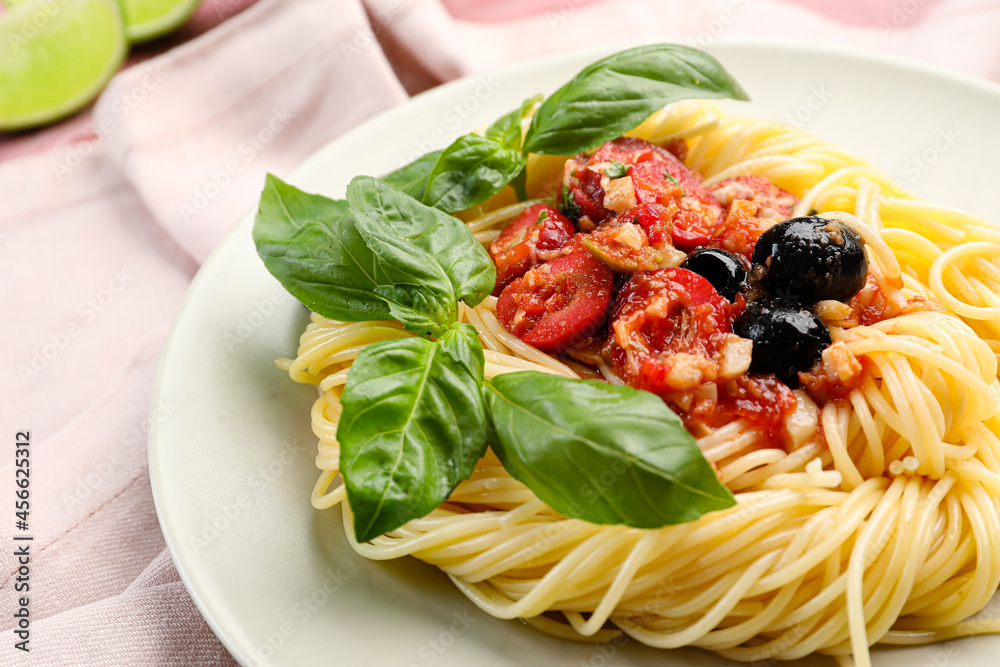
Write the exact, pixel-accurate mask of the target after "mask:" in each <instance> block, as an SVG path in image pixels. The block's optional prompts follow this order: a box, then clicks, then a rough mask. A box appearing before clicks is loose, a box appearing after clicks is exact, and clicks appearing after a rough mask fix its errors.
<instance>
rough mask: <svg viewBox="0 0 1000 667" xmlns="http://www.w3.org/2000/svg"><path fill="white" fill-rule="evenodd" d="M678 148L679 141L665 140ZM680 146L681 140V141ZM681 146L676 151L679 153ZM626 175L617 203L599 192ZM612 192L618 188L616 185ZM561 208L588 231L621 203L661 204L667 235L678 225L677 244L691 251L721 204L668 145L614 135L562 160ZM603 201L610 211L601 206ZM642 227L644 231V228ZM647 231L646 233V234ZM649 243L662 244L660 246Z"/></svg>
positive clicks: (714, 219)
mask: <svg viewBox="0 0 1000 667" xmlns="http://www.w3.org/2000/svg"><path fill="white" fill-rule="evenodd" d="M671 146H672V147H674V148H675V150H680V149H681V147H682V146H681V145H680V144H675V143H672V144H671ZM683 148H684V149H685V151H686V144H683ZM685 151H682V152H685ZM625 176H628V177H630V178H631V180H632V186H633V187H632V192H629V193H628V197H618V199H619V206H615V205H614V204H611V203H610V202H609V201H608V200H607V199H606V198H605V195H607V194H608V192H605V186H608V185H609V183H608V181H609V180H614V179H620V178H623V177H625ZM616 194H620V191H617V190H616ZM561 201H562V206H563V210H564V211H567V210H570V209H572V211H573V213H574V214H575V215H576V216H577V219H578V220H580V221H581V222H582V224H583V227H582V229H583V230H584V231H590V230H589V229H588V228H587V227H588V225H589V224H593V225H598V224H600V223H601V222H603V221H605V220H607V219H608V218H610V217H611V216H613V215H614V214H615V211H623V210H624V209H625V208H630V207H634V206H637V205H640V204H663V205H666V206H668V207H669V208H670V217H669V218H667V219H665V220H664V221H663V223H664V225H665V226H666V227H667V229H666V232H667V234H669V232H670V231H671V228H673V227H677V228H678V229H679V236H678V238H679V241H680V245H678V247H679V248H681V249H682V250H693V249H694V248H695V247H697V246H698V245H700V244H703V243H704V242H706V241H707V240H708V237H709V236H710V235H711V232H712V229H714V227H715V225H716V224H717V223H718V222H719V220H720V219H721V216H722V208H721V207H720V206H719V204H718V202H717V201H716V199H715V197H713V196H712V194H711V193H710V192H708V191H707V190H706V189H705V188H704V187H702V185H701V182H700V180H699V178H698V177H697V176H695V175H694V174H693V173H691V172H690V171H689V170H688V169H687V167H685V166H684V163H683V162H681V160H680V159H678V158H677V157H676V156H675V155H674V154H673V153H672V152H670V150H667V149H665V148H661V147H660V146H657V145H656V144H652V143H650V142H648V141H645V140H643V139H637V138H635V137H619V138H618V139H615V140H613V141H608V142H606V143H605V144H603V145H602V146H601V147H600V148H598V149H597V150H596V151H595V152H594V154H593V155H591V156H590V157H589V158H588V157H587V156H586V155H577V156H576V157H574V158H571V159H569V160H567V162H566V166H565V171H564V175H563V193H562V198H561ZM605 203H608V205H609V206H612V208H614V210H609V209H608V208H605ZM647 232H649V230H648V229H647ZM652 236H653V234H652V233H651V237H652ZM654 247H657V249H662V246H657V245H656V244H655V243H654Z"/></svg>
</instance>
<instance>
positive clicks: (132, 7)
mask: <svg viewBox="0 0 1000 667" xmlns="http://www.w3.org/2000/svg"><path fill="white" fill-rule="evenodd" d="M2 1H3V4H5V5H7V6H8V7H16V6H17V5H23V4H24V3H25V2H30V0H2ZM67 1H69V2H72V0H61V2H67ZM200 2H201V0H118V6H119V7H120V8H121V10H122V21H124V22H125V39H127V40H128V41H129V42H132V43H134V42H145V41H146V40H149V39H153V38H154V37H159V36H160V35H165V34H167V33H168V32H170V31H172V30H175V29H177V28H179V27H180V26H181V25H183V24H184V22H185V21H187V20H188V19H189V18H190V17H191V14H193V13H194V10H195V9H196V8H197V7H198V4H199V3H200Z"/></svg>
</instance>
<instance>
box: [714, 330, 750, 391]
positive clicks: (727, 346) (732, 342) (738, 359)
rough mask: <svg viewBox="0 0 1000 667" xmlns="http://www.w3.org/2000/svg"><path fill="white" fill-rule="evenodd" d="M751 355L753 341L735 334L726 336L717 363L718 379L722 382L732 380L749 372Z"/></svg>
mask: <svg viewBox="0 0 1000 667" xmlns="http://www.w3.org/2000/svg"><path fill="white" fill-rule="evenodd" d="M752 353H753V341H751V340H748V339H746V338H741V337H739V336H737V335H736V334H726V342H725V343H724V344H723V346H722V355H721V360H720V361H719V377H720V378H721V379H723V380H734V379H736V378H738V377H739V376H741V375H743V374H744V373H746V372H747V371H748V370H750V360H751V356H752Z"/></svg>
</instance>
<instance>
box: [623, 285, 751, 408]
mask: <svg viewBox="0 0 1000 667" xmlns="http://www.w3.org/2000/svg"><path fill="white" fill-rule="evenodd" d="M731 330H732V322H731V320H730V314H729V302H728V301H726V300H725V299H724V298H723V297H722V296H720V295H719V293H718V292H716V291H715V288H714V287H712V284H711V283H710V282H708V280H706V279H705V278H703V277H702V276H700V275H698V274H697V273H694V272H693V271H688V270H687V269H680V268H669V269H660V270H657V271H651V272H648V273H637V274H635V275H633V276H632V278H631V279H630V280H629V282H628V283H626V285H625V287H624V288H622V290H621V292H619V294H618V297H617V298H616V299H615V303H614V307H613V308H612V311H611V326H610V330H609V338H608V343H607V344H606V345H605V355H606V356H607V357H608V358H610V360H611V362H612V364H613V365H614V368H615V370H616V371H617V372H618V373H619V374H620V375H621V376H622V377H623V378H625V380H626V382H627V383H628V384H629V385H631V386H633V387H637V388H639V389H647V390H649V391H652V392H654V393H657V394H660V395H661V396H664V397H667V396H670V395H671V394H672V393H674V392H684V391H690V390H692V389H694V388H695V387H697V386H698V385H700V384H702V383H705V382H712V381H714V380H715V379H716V377H717V376H718V370H719V367H718V358H719V353H720V352H721V350H722V348H723V346H724V344H725V341H726V337H727V334H729V333H730V332H731Z"/></svg>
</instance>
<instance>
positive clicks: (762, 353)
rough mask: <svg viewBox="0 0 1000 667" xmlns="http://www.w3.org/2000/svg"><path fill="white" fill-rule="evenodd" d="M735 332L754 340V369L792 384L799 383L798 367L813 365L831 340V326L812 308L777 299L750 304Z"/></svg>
mask: <svg viewBox="0 0 1000 667" xmlns="http://www.w3.org/2000/svg"><path fill="white" fill-rule="evenodd" d="M733 332H735V333H736V335H738V336H742V337H743V338H749V339H750V340H752V341H753V357H752V359H751V362H750V371H751V372H754V373H774V374H775V375H777V376H778V379H779V380H781V381H782V382H784V383H785V384H787V385H788V386H789V387H797V386H798V385H799V375H798V374H799V371H807V370H809V369H810V368H812V366H813V364H815V363H816V362H817V361H818V360H819V358H820V355H821V354H822V353H823V350H824V349H825V348H826V347H827V346H828V345H829V344H830V330H829V329H827V328H826V325H824V324H823V323H822V322H821V321H820V320H819V319H818V318H817V317H816V316H815V315H813V314H812V312H810V311H808V310H806V309H805V308H796V307H795V306H789V305H786V304H783V303H780V302H775V301H757V302H755V303H751V304H750V305H748V306H747V309H746V310H745V311H743V314H742V315H740V316H739V317H738V318H737V319H736V322H734V323H733Z"/></svg>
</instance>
